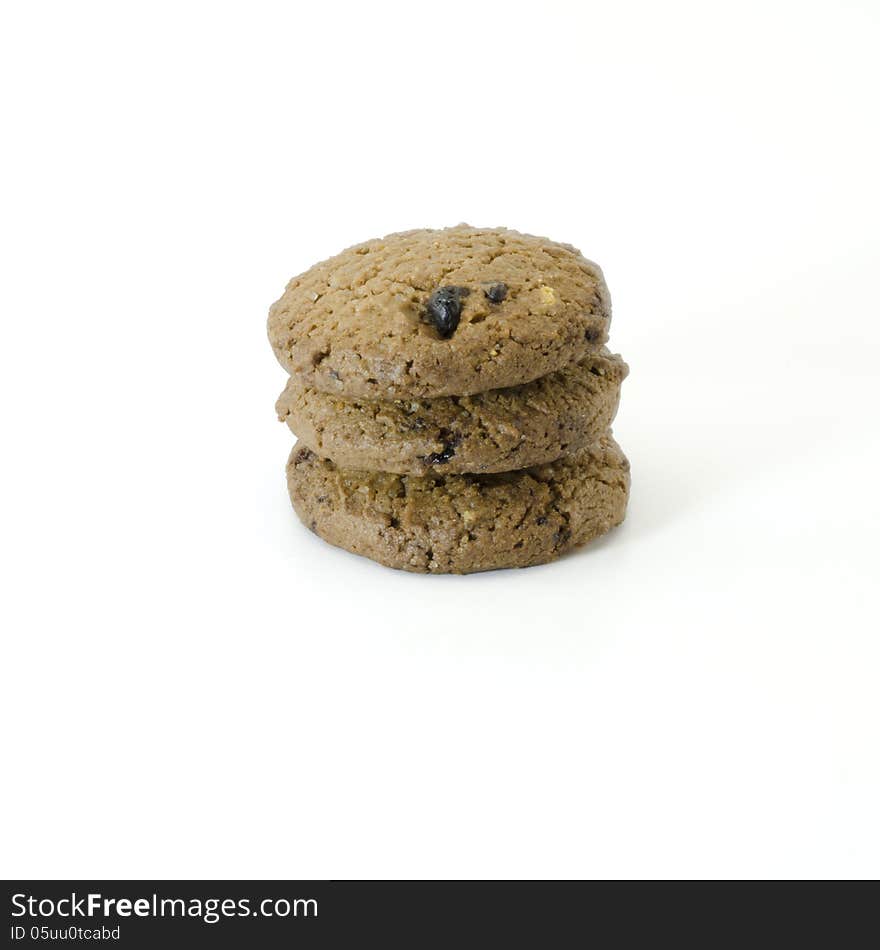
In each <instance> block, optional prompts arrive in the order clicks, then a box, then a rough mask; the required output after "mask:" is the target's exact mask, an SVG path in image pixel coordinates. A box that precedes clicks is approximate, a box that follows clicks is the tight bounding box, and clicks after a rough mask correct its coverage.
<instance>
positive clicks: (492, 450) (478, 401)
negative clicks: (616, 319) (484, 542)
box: [276, 348, 629, 475]
mask: <svg viewBox="0 0 880 950" xmlns="http://www.w3.org/2000/svg"><path fill="white" fill-rule="evenodd" d="M628 371H629V370H628V367H627V365H626V363H624V362H623V360H622V359H621V358H620V357H619V356H615V355H612V354H611V353H609V352H608V350H607V349H604V348H603V349H602V350H600V351H599V352H597V353H594V354H592V355H591V356H588V357H587V358H586V359H584V360H582V361H581V362H580V363H578V364H573V365H571V366H568V367H566V368H565V369H562V370H559V371H558V372H556V373H551V374H550V375H549V376H543V377H541V378H540V379H536V380H534V381H533V382H531V383H526V384H525V385H522V386H513V387H510V388H509V389H490V390H488V391H486V392H482V393H478V394H476V395H473V396H442V397H437V398H434V399H418V400H416V399H412V400H410V399H406V400H396V401H393V402H373V401H370V400H353V399H342V398H340V397H339V396H336V395H331V394H328V393H322V392H318V391H317V390H314V389H309V388H308V387H306V386H304V385H303V384H302V382H301V381H300V380H299V379H297V378H296V377H295V376H294V377H291V379H290V381H289V382H288V384H287V387H286V388H285V390H284V392H283V393H282V394H281V396H280V397H279V399H278V402H277V404H276V409H277V411H278V418H279V419H280V420H281V421H282V422H286V423H287V424H288V426H289V427H290V428H291V429H292V430H293V432H294V433H295V434H296V436H297V437H298V438H299V439H300V440H301V441H302V442H303V443H304V444H305V445H306V446H308V447H309V448H310V449H312V450H314V451H315V452H316V453H318V454H319V455H321V456H323V457H324V458H328V459H330V460H332V461H333V462H335V463H336V464H337V465H340V466H342V467H344V468H356V469H368V470H374V471H383V472H393V473H395V474H401V475H406V474H411V475H425V474H428V473H430V472H432V471H442V472H443V473H445V474H453V473H456V474H457V473H464V472H477V473H479V472H505V471H510V470H512V469H519V468H525V467H527V466H530V465H542V464H544V463H546V462H551V461H554V460H555V459H558V458H560V457H561V456H562V455H565V454H567V453H571V452H575V451H577V450H578V449H581V448H583V447H584V446H587V445H590V444H591V443H593V442H595V441H596V440H597V439H598V438H599V437H600V436H601V435H602V433H604V432H605V431H606V430H607V429H608V427H609V426H610V424H611V422H612V421H613V419H614V415H615V413H616V412H617V404H618V401H619V399H620V384H621V383H622V382H623V380H624V379H625V378H626V375H627V373H628Z"/></svg>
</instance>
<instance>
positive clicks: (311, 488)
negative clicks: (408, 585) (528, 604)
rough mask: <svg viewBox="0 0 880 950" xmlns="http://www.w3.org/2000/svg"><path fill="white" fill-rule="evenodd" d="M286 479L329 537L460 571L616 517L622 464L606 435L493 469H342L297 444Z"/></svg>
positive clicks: (561, 547) (357, 548) (306, 518)
mask: <svg viewBox="0 0 880 950" xmlns="http://www.w3.org/2000/svg"><path fill="white" fill-rule="evenodd" d="M287 483H288V489H289V491H290V498H291V501H292V502H293V507H294V508H295V509H296V512H297V514H298V515H299V517H300V519H301V520H302V521H303V523H304V524H306V525H307V526H309V527H310V528H311V529H312V530H313V531H314V532H315V533H316V534H318V535H319V536H320V537H322V538H323V539H324V540H325V541H328V542H330V544H335V545H337V546H338V547H341V548H345V549H346V550H348V551H352V552H354V553H355V554H362V555H365V556H366V557H369V558H372V559H373V560H374V561H378V562H379V563H380V564H386V565H387V566H389V567H395V568H401V569H403V570H406V571H416V572H421V573H435V574H446V573H452V574H468V573H471V572H474V571H489V570H494V569H495V568H502V567H527V566H529V565H532V564H541V563H544V562H546V561H552V560H554V559H555V558H557V557H559V556H560V555H561V554H563V553H565V552H566V551H568V550H570V549H571V548H573V547H576V546H578V545H581V544H584V543H585V542H587V541H589V540H591V539H592V538H595V537H598V536H599V535H601V534H604V533H605V532H606V531H608V530H610V529H611V528H613V527H614V526H615V525H618V524H620V522H621V521H623V517H624V513H625V509H626V500H627V495H628V492H629V463H628V462H627V460H626V458H625V457H624V455H623V453H622V452H621V450H620V447H619V446H618V445H617V443H616V442H615V441H614V440H613V439H612V438H611V436H610V434H608V435H606V436H603V438H602V439H600V440H599V441H598V442H597V443H595V444H594V445H592V446H590V447H588V448H586V449H582V450H581V451H580V452H577V453H575V454H574V455H569V456H566V457H565V458H562V459H559V460H558V461H556V462H553V463H551V464H548V465H539V466H534V467H532V468H527V469H523V470H521V471H517V472H506V473H502V474H495V475H438V476H424V477H420V476H412V475H392V474H388V473H383V472H366V471H358V470H354V469H344V468H338V467H337V466H336V465H334V463H333V462H331V461H329V460H327V459H322V458H320V457H319V456H317V455H315V453H314V452H312V450H311V449H309V448H307V447H305V446H296V447H295V448H294V450H293V453H292V454H291V456H290V460H289V462H288V464H287Z"/></svg>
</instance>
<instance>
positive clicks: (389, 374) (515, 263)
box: [269, 225, 611, 399]
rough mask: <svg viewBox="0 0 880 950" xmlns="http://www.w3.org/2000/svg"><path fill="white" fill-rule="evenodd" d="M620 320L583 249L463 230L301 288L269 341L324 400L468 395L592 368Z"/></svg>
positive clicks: (365, 258)
mask: <svg viewBox="0 0 880 950" xmlns="http://www.w3.org/2000/svg"><path fill="white" fill-rule="evenodd" d="M610 320H611V302H610V298H609V295H608V289H607V287H606V286H605V281H604V279H603V277H602V271H601V269H600V268H599V267H598V265H596V264H593V263H592V262H590V261H588V260H586V259H585V258H584V257H582V256H581V254H580V252H579V251H577V250H576V249H575V248H573V247H571V246H570V245H567V244H556V243H554V242H553V241H548V240H547V239H546V238H539V237H533V236H531V235H528V234H520V233H519V232H517V231H508V230H506V229H504V228H471V227H468V226H467V225H459V226H457V227H454V228H445V229H443V230H419V231H404V232H401V233H399V234H391V235H389V236H388V237H385V238H381V239H378V240H374V241H367V242H366V243H365V244H358V245H356V246H355V247H352V248H349V249H348V250H346V251H343V252H342V253H341V254H338V255H337V256H336V257H331V258H330V259H329V260H327V261H323V262H322V263H320V264H316V265H315V266H314V267H312V268H311V269H310V270H308V271H306V272H305V273H304V274H301V275H300V276H299V277H294V278H293V280H291V281H290V283H289V284H288V285H287V289H286V290H285V291H284V295H283V296H282V297H281V299H280V300H278V301H276V303H275V304H273V306H272V309H271V310H270V311H269V339H270V341H271V343H272V348H273V349H274V351H275V354H276V356H277V357H278V360H279V361H280V362H281V364H282V366H284V367H285V369H287V370H288V372H291V373H297V374H299V376H300V378H301V379H302V381H303V383H304V384H305V385H307V386H309V387H311V388H313V389H318V390H322V391H324V392H329V393H338V394H340V395H345V396H355V397H360V398H367V399H388V398H395V399H396V398H400V397H407V396H419V397H432V396H450V395H455V396H467V395H472V394H473V393H478V392H483V391H485V390H487V389H498V388H501V387H507V386H518V385H520V384H522V383H528V382H531V381H532V380H533V379H537V378H538V377H539V376H545V375H547V374H548V373H552V372H555V371H556V370H558V369H560V368H562V367H563V366H565V365H566V364H568V363H570V362H572V361H573V360H577V359H580V358H581V357H583V356H584V355H586V354H587V353H588V352H590V351H592V350H595V349H597V348H598V347H599V346H601V344H602V343H604V342H605V341H606V340H607V338H608V324H609V323H610Z"/></svg>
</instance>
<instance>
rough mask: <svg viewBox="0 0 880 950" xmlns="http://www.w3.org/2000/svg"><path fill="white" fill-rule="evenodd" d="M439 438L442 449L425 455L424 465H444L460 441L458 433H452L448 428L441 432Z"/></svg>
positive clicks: (453, 453)
mask: <svg viewBox="0 0 880 950" xmlns="http://www.w3.org/2000/svg"><path fill="white" fill-rule="evenodd" d="M440 438H441V439H443V450H442V451H441V452H432V453H431V454H430V455H426V456H425V459H424V460H425V464H426V465H445V464H446V463H447V462H448V461H449V460H450V459H451V458H452V457H453V456H454V455H455V450H456V448H458V444H459V442H461V436H460V435H453V434H452V433H451V432H449V431H448V430H444V431H443V432H441V433H440Z"/></svg>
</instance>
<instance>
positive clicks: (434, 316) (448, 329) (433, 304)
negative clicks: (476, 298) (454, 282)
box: [426, 287, 470, 340]
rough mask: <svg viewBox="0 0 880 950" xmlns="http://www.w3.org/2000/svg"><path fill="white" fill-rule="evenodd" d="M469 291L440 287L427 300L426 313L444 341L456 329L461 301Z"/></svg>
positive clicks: (464, 288) (461, 288)
mask: <svg viewBox="0 0 880 950" xmlns="http://www.w3.org/2000/svg"><path fill="white" fill-rule="evenodd" d="M469 293H470V291H469V290H468V289H467V287H441V288H440V289H439V290H435V291H434V293H432V294H431V296H430V297H429V298H428V305H427V307H426V313H427V316H428V319H429V320H430V321H431V323H432V324H433V325H434V326H435V327H436V328H437V332H438V333H439V334H440V336H442V337H443V339H444V340H447V339H449V337H451V336H452V334H453V333H455V331H456V329H457V328H458V321H459V320H460V319H461V301H462V298H464V297H467V295H468V294H469Z"/></svg>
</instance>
